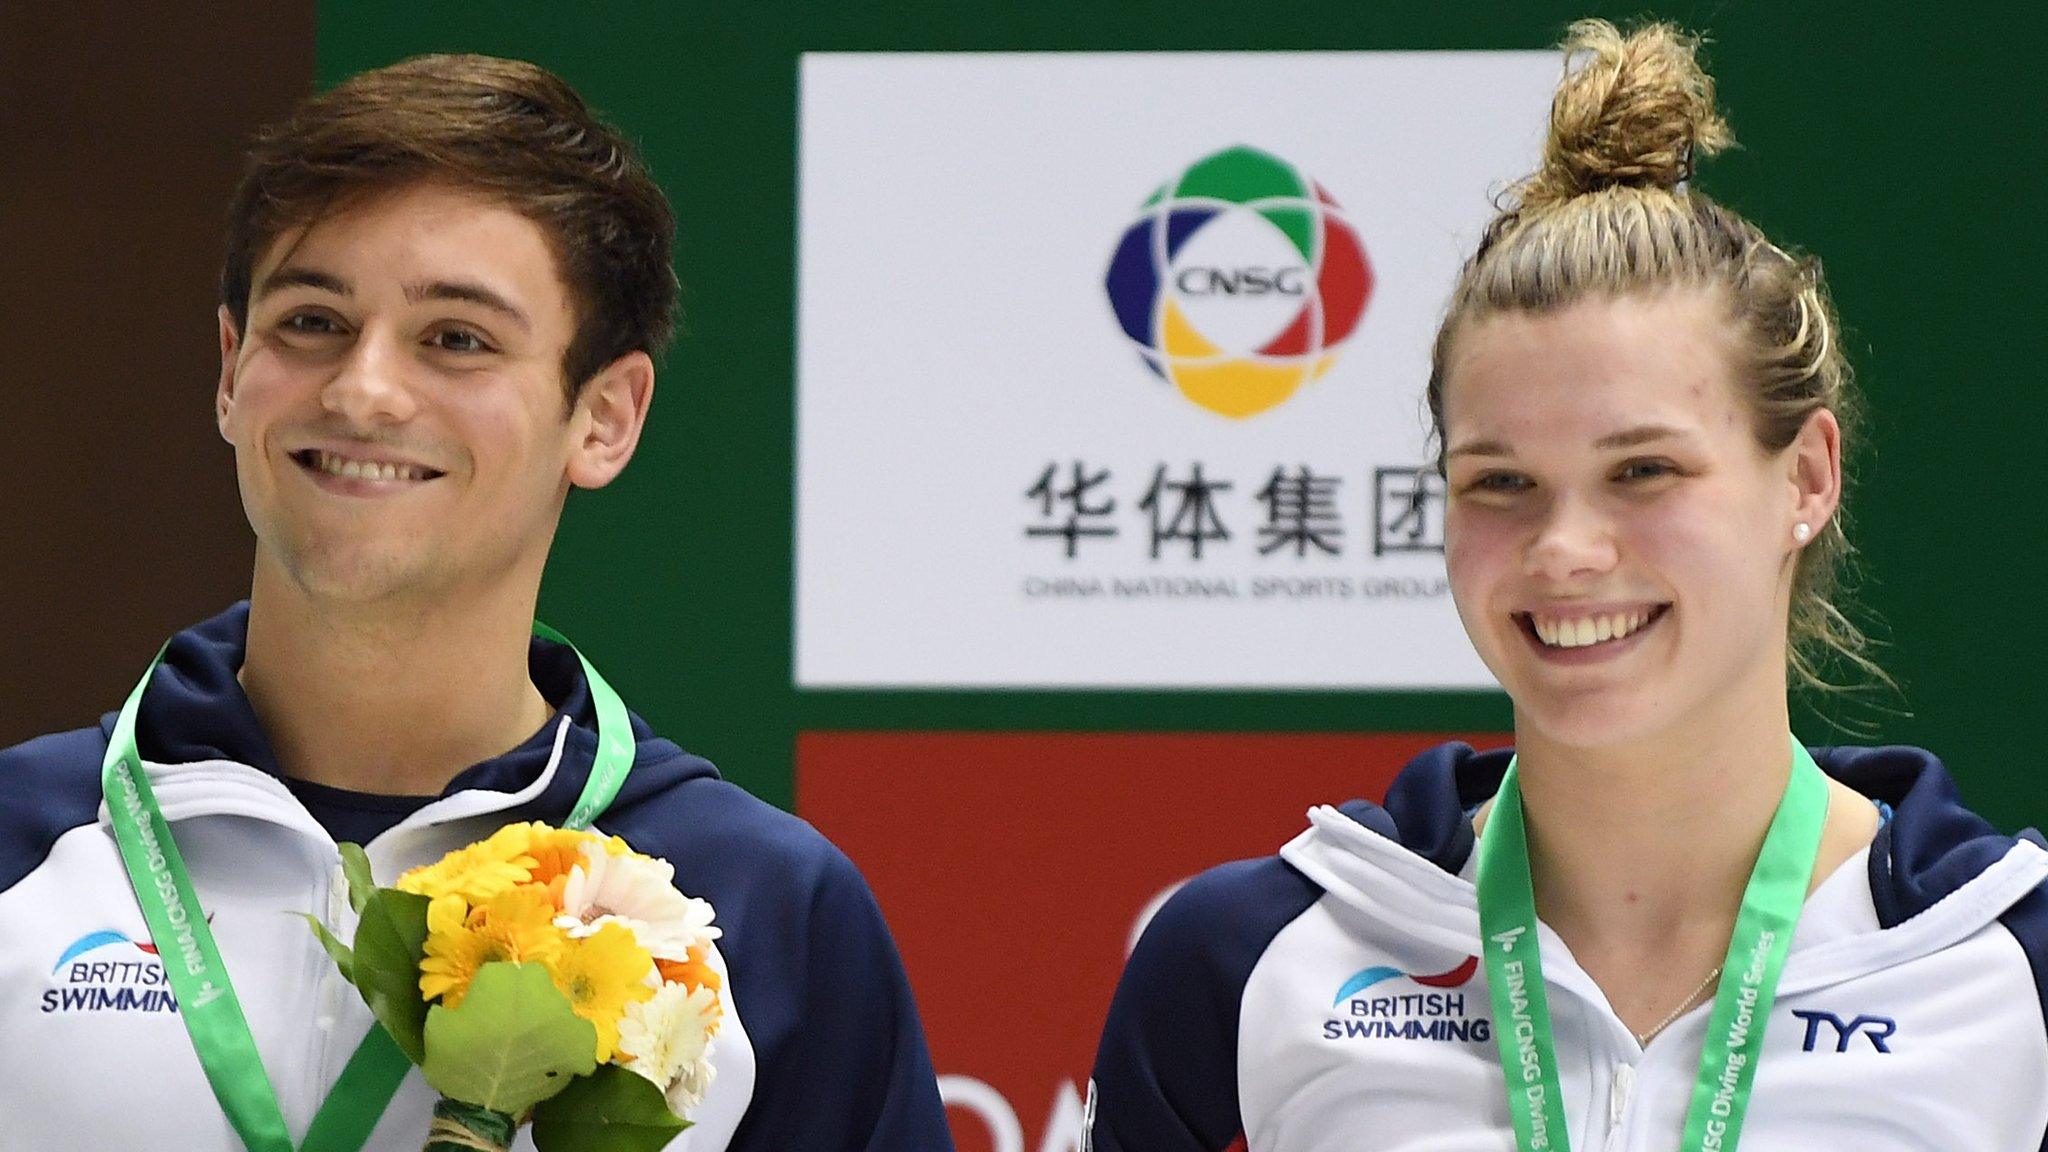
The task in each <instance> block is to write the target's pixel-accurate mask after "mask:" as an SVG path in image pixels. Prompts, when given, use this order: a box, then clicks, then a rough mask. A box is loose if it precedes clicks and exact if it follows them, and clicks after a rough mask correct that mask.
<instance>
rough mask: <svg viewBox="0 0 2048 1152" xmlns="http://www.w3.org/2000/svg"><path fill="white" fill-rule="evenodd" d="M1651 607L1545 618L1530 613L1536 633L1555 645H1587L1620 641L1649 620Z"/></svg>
mask: <svg viewBox="0 0 2048 1152" xmlns="http://www.w3.org/2000/svg"><path fill="white" fill-rule="evenodd" d="M1651 615H1652V613H1651V612H1650V611H1649V610H1648V609H1643V610H1639V611H1635V612H1613V613H1609V614H1607V615H1605V616H1578V617H1571V618H1566V617H1544V616H1536V615H1531V616H1530V617H1529V623H1530V624H1532V625H1534V626H1535V628H1536V636H1537V638H1538V639H1540V640H1542V641H1543V642H1544V643H1545V644H1548V645H1549V646H1551V647H1552V648H1584V647H1585V646H1586V645H1588V644H1598V643H1600V642H1601V641H1603V640H1619V639H1621V638H1622V637H1624V636H1627V635H1628V634H1629V633H1631V632H1634V631H1636V630H1637V629H1638V628H1641V627H1642V626H1643V625H1644V624H1646V623H1648V622H1649V619H1650V616H1651Z"/></svg>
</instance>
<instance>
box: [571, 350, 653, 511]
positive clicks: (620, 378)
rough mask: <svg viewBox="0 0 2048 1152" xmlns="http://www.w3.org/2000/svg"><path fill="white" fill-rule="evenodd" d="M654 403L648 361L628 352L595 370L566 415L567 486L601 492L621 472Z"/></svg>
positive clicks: (641, 354) (645, 356) (638, 353)
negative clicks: (569, 436) (571, 439)
mask: <svg viewBox="0 0 2048 1152" xmlns="http://www.w3.org/2000/svg"><path fill="white" fill-rule="evenodd" d="M653 403H654V361H653V359H652V358H650V357H649V356H648V355H647V353H645V352H638V351H635V352H628V353H626V354H625V355H624V356H621V357H619V358H618V359H617V360H614V361H612V362H611V363H610V364H607V365H605V366H604V367H603V368H602V369H599V370H598V373H597V375H595V376H593V377H591V378H590V382H589V383H587V384H585V385H584V386H583V392H582V394H581V395H579V396H577V397H576V405H575V407H574V409H572V410H571V411H570V413H569V423H570V427H571V434H572V435H573V436H574V437H575V440H574V443H572V444H571V445H570V449H569V467H568V473H567V474H568V478H569V483H571V484H574V485H576V486H577V487H578V488H602V487H604V486H605V485H607V484H609V483H611V482H612V481H613V480H615V479H617V478H618V475H619V473H621V472H623V471H625V469H626V462H627V461H628V460H631V459H632V458H633V450H634V449H635V448H636V447H638V446H639V444H640V430H641V429H642V428H644V427H645V426H646V425H647V410H648V408H649V407H650V406H651V405H652V404H653Z"/></svg>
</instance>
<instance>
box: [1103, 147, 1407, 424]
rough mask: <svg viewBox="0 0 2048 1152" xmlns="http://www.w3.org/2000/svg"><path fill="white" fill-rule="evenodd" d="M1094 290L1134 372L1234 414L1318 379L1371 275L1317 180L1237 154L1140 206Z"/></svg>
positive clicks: (1267, 404)
mask: <svg viewBox="0 0 2048 1152" xmlns="http://www.w3.org/2000/svg"><path fill="white" fill-rule="evenodd" d="M1105 286H1106V287H1107V288H1108V291H1109V303H1110V307H1111V308H1113V309H1114V310H1115V312H1116V318H1117V323H1118V324H1120V325H1121V326H1122V327H1123V330H1124V334H1125V335H1126V336H1129V337H1130V338H1131V340H1132V342H1133V343H1135V344H1136V345H1137V346H1138V352H1139V355H1140V356H1142V357H1143V358H1144V361H1145V363H1146V365H1147V366H1149V367H1150V368H1151V369H1152V370H1153V371H1154V372H1156V373H1158V374H1159V375H1160V376H1162V377H1164V378H1166V379H1167V380H1169V381H1171V382H1172V383H1173V385H1174V387H1176V388H1178V389H1180V392H1181V394H1182V395H1184V396H1186V397H1187V398H1188V399H1190V400H1192V401H1194V402H1195V403H1197V404H1199V405H1201V406H1202V407H1204V408H1207V409H1209V410H1210V411H1212V412H1218V413H1221V414H1223V415H1225V416H1232V417H1239V418H1242V417H1246V416H1252V415H1255V414H1257V413H1260V412H1264V411H1266V410H1267V409H1269V408H1272V407H1274V406H1275V405H1278V404H1279V403H1281V402H1282V401H1284V400H1286V399H1287V398H1288V397H1289V396H1292V395H1294V393H1295V391H1296V390H1297V389H1299V388H1300V387H1301V386H1302V385H1303V384H1304V383H1306V382H1308V381H1310V380H1313V379H1315V378H1316V377H1318V376H1321V375H1322V374H1323V373H1325V372H1327V371H1329V369H1330V365H1332V364H1334V363H1335V362H1336V359H1337V357H1336V350H1337V348H1338V346H1339V345H1341V344H1343V343H1344V341H1345V340H1347V339H1349V338H1350V336H1351V334H1352V333H1353V332H1354V331H1356V330H1357V328H1358V321H1359V318H1360V317H1362V316H1363V315H1364V314H1365V306H1366V302H1367V301H1368V300H1369V299H1371V297H1372V286H1373V274H1372V265H1371V263H1370V262H1369V261H1368V260H1367V259H1366V254H1365V246H1364V245H1363V244H1362V243H1360V241H1359V239H1358V233H1357V231H1356V230H1354V229H1353V228H1352V227H1351V224H1350V223H1349V222H1348V221H1346V220H1345V219H1344V216H1343V210H1342V209H1341V208H1339V207H1338V205H1337V202H1336V200H1334V199H1333V198H1331V196H1330V194H1329V193H1328V192H1327V191H1325V190H1324V189H1323V187H1322V185H1320V184H1317V183H1316V182H1315V181H1313V180H1311V179H1309V178H1308V177H1307V176H1304V175H1303V174H1302V173H1301V172H1300V171H1298V170H1297V169H1296V168H1295V167H1294V166H1293V165H1292V164H1289V163H1287V162H1286V161H1285V160H1282V159H1280V158H1279V157H1277V156H1273V155H1270V154H1268V153H1265V152H1261V151H1259V150H1258V149H1256V148H1248V147H1242V146H1240V147H1236V148H1229V149H1226V150H1224V151H1222V152H1218V153H1216V154H1215V155H1213V156H1209V157H1207V158H1205V159H1202V160H1198V161H1196V162H1195V163H1194V164H1193V165H1192V166H1190V167H1189V168H1188V169H1187V170H1186V171H1185V172H1182V173H1181V174H1180V175H1179V176H1178V177H1175V178H1174V179H1173V180H1172V181H1171V182H1169V183H1167V184H1166V185H1164V186H1163V187H1161V188H1160V189H1159V190H1158V191H1157V192H1154V193H1153V194H1152V198H1151V199H1149V200H1147V201H1145V205H1144V209H1143V214H1142V215H1141V216H1140V217H1139V218H1138V221H1137V222H1136V223H1135V224H1132V225H1131V226H1130V228H1129V230H1127V231H1126V232H1125V233H1124V236H1123V240H1122V242H1121V243H1119V244H1118V245H1117V248H1116V255H1115V256H1114V257H1112V258H1111V259H1110V262H1109V274H1108V276H1107V277H1106V278H1105Z"/></svg>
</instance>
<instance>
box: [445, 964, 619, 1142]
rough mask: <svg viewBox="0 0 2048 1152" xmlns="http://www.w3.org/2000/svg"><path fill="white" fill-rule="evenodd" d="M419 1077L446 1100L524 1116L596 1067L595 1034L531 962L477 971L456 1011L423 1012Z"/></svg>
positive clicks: (545, 972)
mask: <svg viewBox="0 0 2048 1152" xmlns="http://www.w3.org/2000/svg"><path fill="white" fill-rule="evenodd" d="M426 1040H427V1058H426V1059H425V1060H424V1061H422V1062H421V1063H420V1071H421V1072H422V1073H423V1074H425V1076H426V1078H427V1083H428V1084H430V1085H432V1086H433V1088H434V1091H436V1092H439V1093H440V1094H441V1095H443V1096H446V1097H448V1098H450V1099H452V1100H461V1101H463V1102H465V1103H469V1104H481V1105H483V1106H484V1107H486V1108H490V1109H494V1110H496V1111H499V1112H506V1113H509V1114H511V1115H513V1116H524V1115H526V1113H527V1112H528V1111H530V1110H531V1109H532V1108H533V1106H534V1105H535V1104H538V1103H540V1102H541V1101H543V1100H545V1099H547V1098H548V1097H550V1096H553V1095H554V1094H555V1093H557V1092H560V1091H561V1090H562V1089H564V1088H566V1087H568V1086H569V1084H570V1082H571V1080H573V1079H574V1078H575V1077H577V1076H583V1075H587V1074H588V1073H589V1072H590V1070H591V1069H593V1068H595V1067H597V1029H596V1028H595V1027H593V1026H592V1025H591V1023H590V1021H588V1020H585V1019H584V1018H583V1017H581V1016H578V1015H577V1014H576V1011H575V1009H573V1008H571V1007H569V1000H568V998H567V997H565V996H563V995H562V993H561V992H560V991H559V990H557V989H556V988H555V985H554V982H553V981H551V980H549V979H548V972H547V969H546V968H543V967H541V966H540V965H539V964H514V963H511V962H510V961H503V960H501V961H497V962H494V963H490V964H486V965H484V966H483V967H482V968H479V969H477V973H476V976H475V978H474V979H472V980H471V981H470V982H469V992H468V993H467V994H465V995H464V996H463V998H462V1006H461V1007H460V1008H449V1007H446V1006H444V1005H440V1004H436V1005H434V1007H433V1008H432V1009H431V1010H429V1011H428V1012H427V1031H426Z"/></svg>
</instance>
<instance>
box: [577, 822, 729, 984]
mask: <svg viewBox="0 0 2048 1152" xmlns="http://www.w3.org/2000/svg"><path fill="white" fill-rule="evenodd" d="M582 854H583V862H582V863H580V864H578V865H576V866H575V867H573V868H571V869H569V879H568V882H567V883H565V884H564V885H563V886H562V914H561V915H560V916H557V917H555V927H557V928H561V929H564V930H566V931H567V932H568V933H569V935H570V936H572V937H583V936H589V935H591V934H592V933H594V932H596V931H597V930H598V929H599V928H601V927H603V926H604V925H605V924H607V923H617V924H621V925H624V926H625V927H627V928H630V929H632V930H633V938H634V939H635V940H637V941H639V943H640V946H641V947H642V948H645V949H647V951H649V952H650V953H652V954H653V955H654V957H655V958H656V959H658V960H687V959H688V958H689V954H690V949H692V948H695V947H696V946H698V945H699V944H704V943H706V942H709V941H712V940H716V939H718V937H719V935H720V932H719V930H718V929H717V928H714V927H712V925H711V917H712V911H711V905H710V904H708V903H706V902H705V901H702V900H699V899H697V898H696V897H694V896H685V895H683V894H682V893H681V892H678V891H676V887H675V878H676V869H675V865H673V864H670V863H669V862H668V861H666V860H655V859H651V858H649V857H646V856H641V855H638V854H637V853H627V854H625V855H620V856H614V855H612V854H611V853H609V852H607V851H606V850H605V848H604V845H602V844H585V845H583V847H582Z"/></svg>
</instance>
